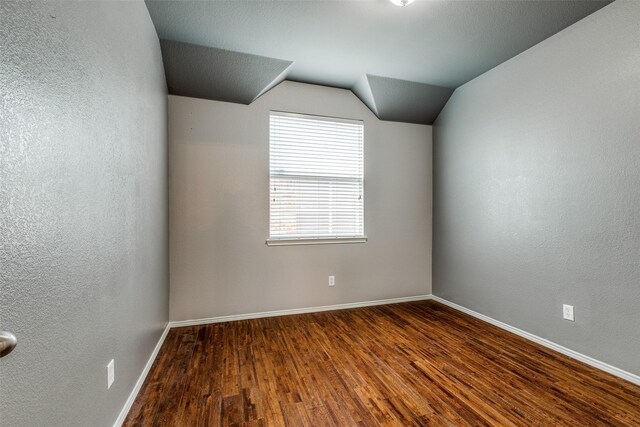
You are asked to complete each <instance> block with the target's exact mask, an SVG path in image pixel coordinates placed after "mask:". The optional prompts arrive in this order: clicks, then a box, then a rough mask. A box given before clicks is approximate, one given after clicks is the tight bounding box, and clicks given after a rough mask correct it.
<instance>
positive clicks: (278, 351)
mask: <svg viewBox="0 0 640 427" xmlns="http://www.w3.org/2000/svg"><path fill="white" fill-rule="evenodd" d="M125 425H126V426H140V425H145V426H146V425H156V426H218V425H225V426H231V425H237V426H239V425H246V426H281V425H287V426H307V425H308V426H315V427H318V426H378V425H393V426H408V425H420V426H424V425H433V426H440V425H442V426H481V425H496V426H516V425H517V426H523V425H524V426H530V425H554V426H558V425H570V426H595V425H607V426H608V425H614V426H640V387H638V386H635V385H633V384H631V383H629V382H626V381H623V380H621V379H619V378H616V377H614V376H611V375H609V374H606V373H604V372H601V371H599V370H596V369H594V368H591V367H589V366H587V365H584V364H582V363H580V362H578V361H575V360H573V359H570V358H568V357H566V356H563V355H561V354H559V353H556V352H553V351H551V350H548V349H546V348H544V347H542V346H540V345H538V344H535V343H532V342H530V341H527V340H525V339H523V338H520V337H518V336H516V335H513V334H510V333H508V332H506V331H503V330H501V329H499V328H497V327H494V326H492V325H490V324H487V323H484V322H482V321H480V320H477V319H475V318H473V317H471V316H468V315H466V314H463V313H460V312H458V311H456V310H453V309H451V308H448V307H446V306H444V305H441V304H439V303H436V302H433V301H423V302H415V303H405V304H394V305H386V306H378V307H368V308H359V309H352V310H341V311H333V312H323V313H313V314H302V315H294V316H284V317H272V318H265V319H255V320H243V321H237V322H229V323H218V324H212V325H205V326H194V327H184V328H176V329H172V330H171V331H170V332H169V335H168V336H167V339H166V341H165V343H164V345H163V346H162V349H161V351H160V353H159V355H158V358H157V359H156V362H155V364H154V365H153V368H152V369H151V372H150V373H149V375H148V377H147V380H146V382H145V384H144V385H143V387H142V390H141V391H140V393H139V395H138V398H137V400H136V402H135V403H134V405H133V407H132V408H131V411H130V413H129V416H128V417H127V420H126V421H125Z"/></svg>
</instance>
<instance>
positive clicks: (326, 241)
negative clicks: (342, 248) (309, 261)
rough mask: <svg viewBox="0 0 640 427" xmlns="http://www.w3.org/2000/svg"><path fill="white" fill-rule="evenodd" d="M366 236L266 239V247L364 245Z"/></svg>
mask: <svg viewBox="0 0 640 427" xmlns="http://www.w3.org/2000/svg"><path fill="white" fill-rule="evenodd" d="M367 240H369V238H368V237H367V236H358V237H330V238H321V237H318V238H312V239H302V238H300V239H267V241H266V244H267V246H291V245H331V244H337V243H343V244H344V243H366V242H367Z"/></svg>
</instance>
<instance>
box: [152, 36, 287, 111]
mask: <svg viewBox="0 0 640 427" xmlns="http://www.w3.org/2000/svg"><path fill="white" fill-rule="evenodd" d="M160 47H161V48H162V59H163V61H164V69H165V74H166V77H167V86H168V89H169V93H170V94H172V95H181V96H189V97H193V98H204V99H212V100H216V101H226V102H235V103H238V104H246V105H248V104H251V102H253V101H254V100H255V99H256V98H258V97H259V96H260V95H262V94H264V93H265V92H267V91H268V90H269V89H271V88H272V87H273V86H275V85H277V84H278V83H280V82H281V81H282V80H284V79H285V78H286V76H287V71H288V70H289V67H291V65H292V64H293V62H292V61H285V60H282V59H275V58H269V57H266V56H258V55H250V54H247V53H240V52H232V51H229V50H224V49H216V48H211V47H206V46H199V45H194V44H189V43H182V42H178V41H173V40H160Z"/></svg>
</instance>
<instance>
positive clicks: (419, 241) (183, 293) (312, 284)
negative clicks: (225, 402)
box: [169, 81, 431, 320]
mask: <svg viewBox="0 0 640 427" xmlns="http://www.w3.org/2000/svg"><path fill="white" fill-rule="evenodd" d="M270 109H273V110H279V111H293V112H301V113H311V114H320V115H330V116H334V117H346V118H353V119H362V120H364V123H365V160H364V161H365V233H366V234H367V235H368V236H369V241H368V242H367V243H360V244H331V245H307V246H270V247H267V246H266V245H265V239H266V238H267V237H268V234H269V110H270ZM169 150H170V175H171V178H170V210H171V215H170V217H171V218H170V221H171V225H170V230H171V239H170V240H171V319H172V320H184V319H194V318H203V317H210V316H222V315H230V314H242V313H252V312H260V311H268V310H278V309H287V308H301V307H313V306H320V305H329V304H338V303H347V302H358V301H368V300H376V299H384V298H393V297H403V296H412V295H422V294H429V293H431V192H430V188H431V127H430V126H424V125H412V124H402V123H392V122H381V121H379V120H378V119H376V117H375V116H374V115H373V114H372V113H371V111H369V109H368V108H367V107H366V106H365V105H364V104H362V102H360V100H358V98H356V96H355V95H354V94H353V93H352V92H351V91H348V90H342V89H330V88H326V87H323V86H313V85H306V84H301V83H293V82H289V81H286V82H284V83H282V84H280V85H279V86H277V87H276V88H274V89H272V90H271V91H270V92H268V93H267V94H265V95H263V96H262V97H261V98H259V99H258V100H257V101H255V102H254V103H252V104H251V105H249V106H244V105H237V104H229V103H224V102H216V101H205V100H198V99H193V98H184V97H176V96H170V97H169ZM331 274H333V275H335V276H336V286H335V287H331V288H330V287H328V286H327V276H329V275H331Z"/></svg>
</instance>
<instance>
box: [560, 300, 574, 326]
mask: <svg viewBox="0 0 640 427" xmlns="http://www.w3.org/2000/svg"><path fill="white" fill-rule="evenodd" d="M562 318H563V319H565V320H570V321H572V322H574V321H575V318H574V316H573V306H572V305H568V304H562Z"/></svg>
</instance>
